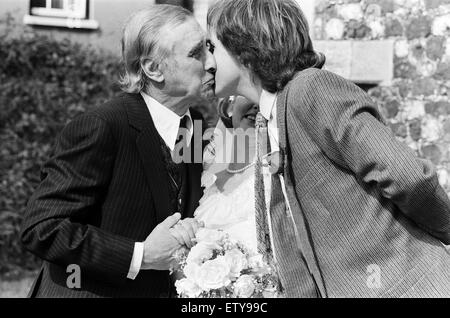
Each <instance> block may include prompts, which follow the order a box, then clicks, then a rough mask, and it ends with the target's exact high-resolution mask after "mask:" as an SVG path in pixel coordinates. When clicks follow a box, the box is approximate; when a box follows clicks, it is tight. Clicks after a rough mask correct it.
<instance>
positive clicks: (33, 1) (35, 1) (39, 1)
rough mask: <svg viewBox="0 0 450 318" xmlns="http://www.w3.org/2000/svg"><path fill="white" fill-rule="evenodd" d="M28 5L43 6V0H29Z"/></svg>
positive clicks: (33, 6)
mask: <svg viewBox="0 0 450 318" xmlns="http://www.w3.org/2000/svg"><path fill="white" fill-rule="evenodd" d="M30 7H31V8H35V7H42V8H45V0H30Z"/></svg>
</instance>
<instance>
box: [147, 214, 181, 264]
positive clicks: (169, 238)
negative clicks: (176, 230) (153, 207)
mask: <svg viewBox="0 0 450 318" xmlns="http://www.w3.org/2000/svg"><path fill="white" fill-rule="evenodd" d="M180 218H181V214H180V213H175V214H173V215H171V216H169V217H168V218H167V219H165V220H164V221H163V222H162V223H160V224H158V225H157V226H156V227H155V229H154V230H153V231H152V232H151V233H150V235H149V236H148V237H147V239H146V240H145V242H144V257H143V258H142V266H141V269H143V270H148V269H154V270H161V271H163V270H169V269H170V265H171V263H172V262H173V254H174V253H175V251H176V250H178V249H179V248H181V247H182V244H180V243H179V242H178V241H177V239H176V238H175V237H174V236H173V235H172V234H171V233H170V228H171V227H173V226H174V225H175V224H177V222H178V221H179V220H180Z"/></svg>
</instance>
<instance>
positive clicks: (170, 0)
mask: <svg viewBox="0 0 450 318" xmlns="http://www.w3.org/2000/svg"><path fill="white" fill-rule="evenodd" d="M155 3H156V4H172V5H178V6H182V7H184V8H186V9H188V10H189V11H191V12H193V10H194V3H193V0H155Z"/></svg>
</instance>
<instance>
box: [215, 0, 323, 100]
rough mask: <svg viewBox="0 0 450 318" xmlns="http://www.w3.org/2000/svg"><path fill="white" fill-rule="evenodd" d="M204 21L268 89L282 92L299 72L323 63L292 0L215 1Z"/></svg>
mask: <svg viewBox="0 0 450 318" xmlns="http://www.w3.org/2000/svg"><path fill="white" fill-rule="evenodd" d="M207 22H208V28H209V30H211V31H212V32H214V33H215V34H216V35H217V39H218V40H219V41H220V42H222V44H223V46H224V47H225V48H226V49H227V50H228V51H229V52H230V53H231V54H232V55H233V56H235V57H236V58H237V60H238V61H239V62H240V63H241V64H242V65H244V66H245V67H247V68H248V69H249V70H250V71H251V72H252V73H253V75H255V76H257V77H258V78H259V79H260V80H261V83H262V86H263V88H264V89H265V90H267V91H268V92H271V93H276V92H278V91H281V90H282V89H283V88H284V87H285V86H286V84H287V83H288V82H289V81H290V80H291V79H292V78H293V77H294V75H295V74H296V73H297V72H299V71H302V70H304V69H307V68H312V67H314V68H322V66H323V65H324V64H325V56H324V55H323V54H321V53H318V52H315V51H314V48H313V44H312V41H311V38H310V36H309V27H308V22H307V20H306V18H305V15H304V14H303V12H302V10H301V9H300V7H299V5H298V4H297V3H296V2H295V1H293V0H220V1H216V3H214V4H213V5H212V6H211V7H210V9H209V10H208V16H207Z"/></svg>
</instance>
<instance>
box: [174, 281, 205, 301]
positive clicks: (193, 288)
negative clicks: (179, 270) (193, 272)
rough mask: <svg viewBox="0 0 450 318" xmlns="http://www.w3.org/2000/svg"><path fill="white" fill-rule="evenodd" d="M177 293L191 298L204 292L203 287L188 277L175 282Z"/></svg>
mask: <svg viewBox="0 0 450 318" xmlns="http://www.w3.org/2000/svg"><path fill="white" fill-rule="evenodd" d="M175 287H176V288H177V293H178V294H179V295H180V296H186V297H189V298H197V297H198V296H200V294H201V293H202V289H201V288H200V287H199V286H198V285H197V284H196V283H194V282H193V281H191V280H189V279H188V278H183V279H180V280H177V281H176V282H175Z"/></svg>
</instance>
